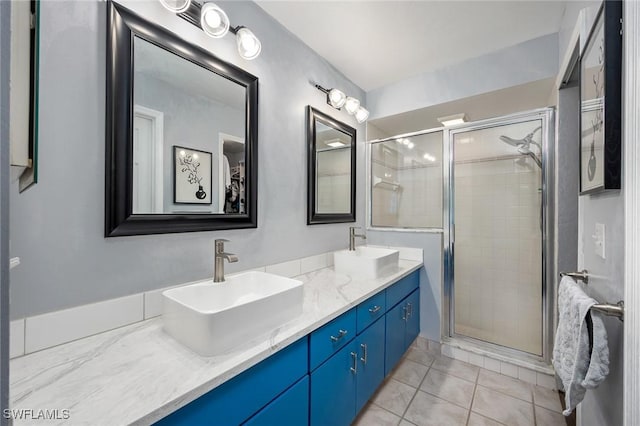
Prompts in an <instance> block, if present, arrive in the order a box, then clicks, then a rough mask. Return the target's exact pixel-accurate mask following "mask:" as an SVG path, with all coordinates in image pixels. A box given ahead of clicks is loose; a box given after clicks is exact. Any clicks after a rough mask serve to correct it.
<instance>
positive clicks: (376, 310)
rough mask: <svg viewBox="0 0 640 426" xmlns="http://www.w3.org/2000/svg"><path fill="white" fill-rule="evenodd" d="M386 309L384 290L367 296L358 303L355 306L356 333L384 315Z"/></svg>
mask: <svg viewBox="0 0 640 426" xmlns="http://www.w3.org/2000/svg"><path fill="white" fill-rule="evenodd" d="M386 311H387V303H386V292H385V291H381V292H380V293H378V294H376V295H374V296H372V297H370V298H368V299H367V300H365V301H364V302H362V303H360V304H359V305H358V307H357V308H356V322H357V332H358V334H360V333H362V331H363V330H364V329H365V328H367V327H369V326H370V325H371V324H373V323H374V322H375V321H376V320H378V319H379V318H382V317H384V313H385V312H386Z"/></svg>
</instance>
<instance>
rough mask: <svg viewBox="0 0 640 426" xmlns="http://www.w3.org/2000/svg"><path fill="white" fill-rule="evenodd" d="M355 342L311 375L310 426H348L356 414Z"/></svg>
mask: <svg viewBox="0 0 640 426" xmlns="http://www.w3.org/2000/svg"><path fill="white" fill-rule="evenodd" d="M357 352H358V351H357V348H356V342H355V341H352V342H351V343H349V344H348V345H346V346H345V347H343V348H342V349H340V351H338V352H337V353H336V354H334V355H333V356H332V357H331V358H329V360H328V361H327V362H325V363H324V364H322V365H321V366H320V367H318V368H317V369H316V370H315V371H314V372H313V373H311V398H310V399H311V415H310V420H311V425H312V426H321V425H327V426H337V425H348V424H350V423H351V420H353V418H354V417H355V415H356V374H355V372H354V371H353V370H352V368H354V367H356V366H357V361H358V353H357Z"/></svg>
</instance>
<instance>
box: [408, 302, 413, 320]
mask: <svg viewBox="0 0 640 426" xmlns="http://www.w3.org/2000/svg"><path fill="white" fill-rule="evenodd" d="M411 315H413V305H412V304H411V303H407V318H409V317H411Z"/></svg>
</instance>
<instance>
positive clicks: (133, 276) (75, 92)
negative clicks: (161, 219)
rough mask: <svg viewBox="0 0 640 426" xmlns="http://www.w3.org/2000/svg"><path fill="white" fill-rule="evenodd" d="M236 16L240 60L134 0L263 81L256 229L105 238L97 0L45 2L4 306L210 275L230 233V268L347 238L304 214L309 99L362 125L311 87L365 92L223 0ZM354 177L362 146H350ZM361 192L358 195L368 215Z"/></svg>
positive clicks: (58, 305)
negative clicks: (254, 47)
mask: <svg viewBox="0 0 640 426" xmlns="http://www.w3.org/2000/svg"><path fill="white" fill-rule="evenodd" d="M217 3H218V4H219V5H220V6H221V7H222V8H223V9H224V10H225V11H226V12H227V14H228V15H229V18H230V20H231V22H232V24H233V25H240V24H242V25H245V26H247V27H249V28H251V30H252V31H253V32H254V33H255V34H256V35H257V36H258V37H259V38H260V40H261V41H262V53H261V55H260V57H259V58H257V59H255V60H253V61H245V60H243V59H242V58H240V57H239V55H238V54H237V52H236V46H235V39H234V38H233V37H232V36H231V35H227V36H226V37H224V38H223V39H211V38H208V37H207V36H206V35H204V33H203V32H202V31H200V30H198V29H197V28H196V27H194V26H192V25H190V24H188V23H187V22H185V21H184V20H182V19H180V18H178V17H176V16H175V15H172V14H170V13H169V12H167V11H166V10H165V9H164V8H162V6H161V5H160V3H159V2H157V1H144V2H141V1H134V0H132V1H128V2H127V3H126V4H127V7H130V8H131V9H134V10H136V11H137V12H139V13H144V15H145V16H146V17H149V18H150V19H151V20H153V21H155V22H159V23H162V24H163V25H165V26H167V27H168V28H169V29H170V30H172V31H175V32H178V33H180V34H181V36H182V37H184V38H186V39H188V40H190V41H192V42H194V43H196V44H198V45H201V46H203V47H205V48H207V49H209V50H211V51H212V52H213V53H214V54H215V55H217V56H219V57H221V58H222V59H224V60H226V61H229V62H232V63H235V64H237V65H238V66H240V67H242V68H244V69H246V70H247V71H249V72H250V73H252V74H254V75H256V76H257V77H258V78H259V79H260V84H259V91H260V93H259V148H258V154H259V170H258V173H259V185H258V192H259V202H258V228H257V229H247V230H235V231H228V232H227V231H224V232H222V231H220V232H198V233H185V234H169V235H155V236H136V237H120V238H109V239H105V238H104V237H103V233H104V229H103V228H104V225H103V223H104V160H105V159H104V146H105V145H104V144H105V134H104V128H105V122H104V117H105V107H104V103H105V96H104V93H105V85H104V82H105V37H106V28H105V27H106V4H105V2H83V1H78V2H69V1H64V2H61V1H44V2H43V4H42V17H43V19H42V21H41V22H42V35H41V39H42V48H41V51H40V52H41V58H40V61H41V62H40V67H41V83H40V153H39V157H40V161H39V167H40V168H39V183H38V184H37V185H35V186H34V187H33V188H31V189H29V190H28V191H26V192H24V193H22V194H18V192H17V188H16V187H13V188H12V191H11V231H12V247H11V254H12V255H13V256H20V257H21V258H22V264H21V266H20V267H19V268H17V269H15V270H14V271H13V273H12V283H11V284H12V285H11V298H12V299H11V302H12V304H11V317H12V318H21V317H24V316H29V315H35V314H39V313H43V312H49V311H54V310H58V309H63V308H67V307H71V306H76V305H81V304H86V303H91V302H96V301H100V300H106V299H110V298H114V297H119V296H124V295H128V294H133V293H137V292H141V291H145V290H151V289H156V288H160V287H164V286H169V285H173V284H179V283H183V282H187V281H190V280H196V279H202V278H206V277H210V276H211V275H212V274H213V240H214V239H215V238H228V239H230V240H231V242H230V243H228V244H227V249H228V250H229V251H230V252H233V253H236V254H237V255H238V256H239V258H240V261H239V262H238V263H234V264H232V265H227V267H226V268H227V271H229V272H233V271H237V270H242V269H246V268H251V267H257V266H260V265H265V264H272V263H277V262H280V261H285V260H289V259H294V258H299V257H303V256H309V255H313V254H318V253H321V252H326V251H329V250H336V249H340V248H344V247H345V246H346V244H347V238H348V227H349V225H353V224H349V223H345V224H338V225H315V226H307V225H306V211H305V210H306V208H305V206H306V195H307V194H306V167H305V164H306V156H305V155H306V150H305V107H306V105H308V104H311V105H313V106H314V107H315V108H318V109H320V110H322V111H324V112H326V113H328V114H329V115H331V116H333V117H335V118H336V119H338V120H341V121H344V122H346V123H347V124H348V125H350V126H352V127H355V128H356V129H357V130H358V140H359V141H362V140H363V139H364V126H362V125H358V124H357V123H356V121H355V119H354V118H353V117H351V116H349V115H347V114H346V113H345V112H344V111H336V110H334V109H332V108H331V107H329V106H328V105H326V103H325V97H324V95H323V94H322V93H320V92H319V91H318V90H317V89H315V88H314V87H313V86H311V85H310V84H309V80H314V81H317V82H318V83H320V84H322V85H323V86H325V87H339V88H341V89H342V90H343V91H345V93H348V94H349V95H352V96H355V97H358V98H360V99H364V93H363V91H362V90H361V89H360V88H358V87H357V86H355V85H354V84H353V83H351V82H350V81H349V80H347V79H346V78H345V77H344V76H343V75H342V74H340V73H339V72H338V71H336V70H335V69H334V68H333V67H332V66H331V65H330V64H328V63H327V62H326V61H325V60H324V59H323V58H321V57H320V56H318V55H317V54H316V53H315V52H314V51H312V50H311V49H310V48H308V47H307V46H306V45H304V44H303V43H302V42H301V41H300V40H299V39H297V38H296V37H294V36H293V35H292V34H291V33H289V32H288V31H286V30H285V29H284V28H283V27H281V26H280V25H279V24H278V23H277V22H276V21H275V20H273V19H272V18H271V17H269V16H268V15H267V14H266V13H265V12H264V11H263V10H262V9H260V8H259V7H258V6H257V5H255V4H254V3H251V2H217ZM357 164H358V166H357V167H358V168H357V179H358V185H360V186H361V185H362V183H363V182H364V170H365V168H364V147H363V144H362V143H359V144H358V152H357ZM363 212H364V193H363V191H359V194H358V196H357V215H358V216H357V217H358V219H359V220H358V221H359V222H360V223H362V222H363V221H362V218H363V216H364V214H363Z"/></svg>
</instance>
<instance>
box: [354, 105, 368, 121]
mask: <svg viewBox="0 0 640 426" xmlns="http://www.w3.org/2000/svg"><path fill="white" fill-rule="evenodd" d="M367 118H369V111H367V110H366V109H364V108H363V107H359V108H358V110H357V111H356V120H358V123H363V122H365V121H367Z"/></svg>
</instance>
